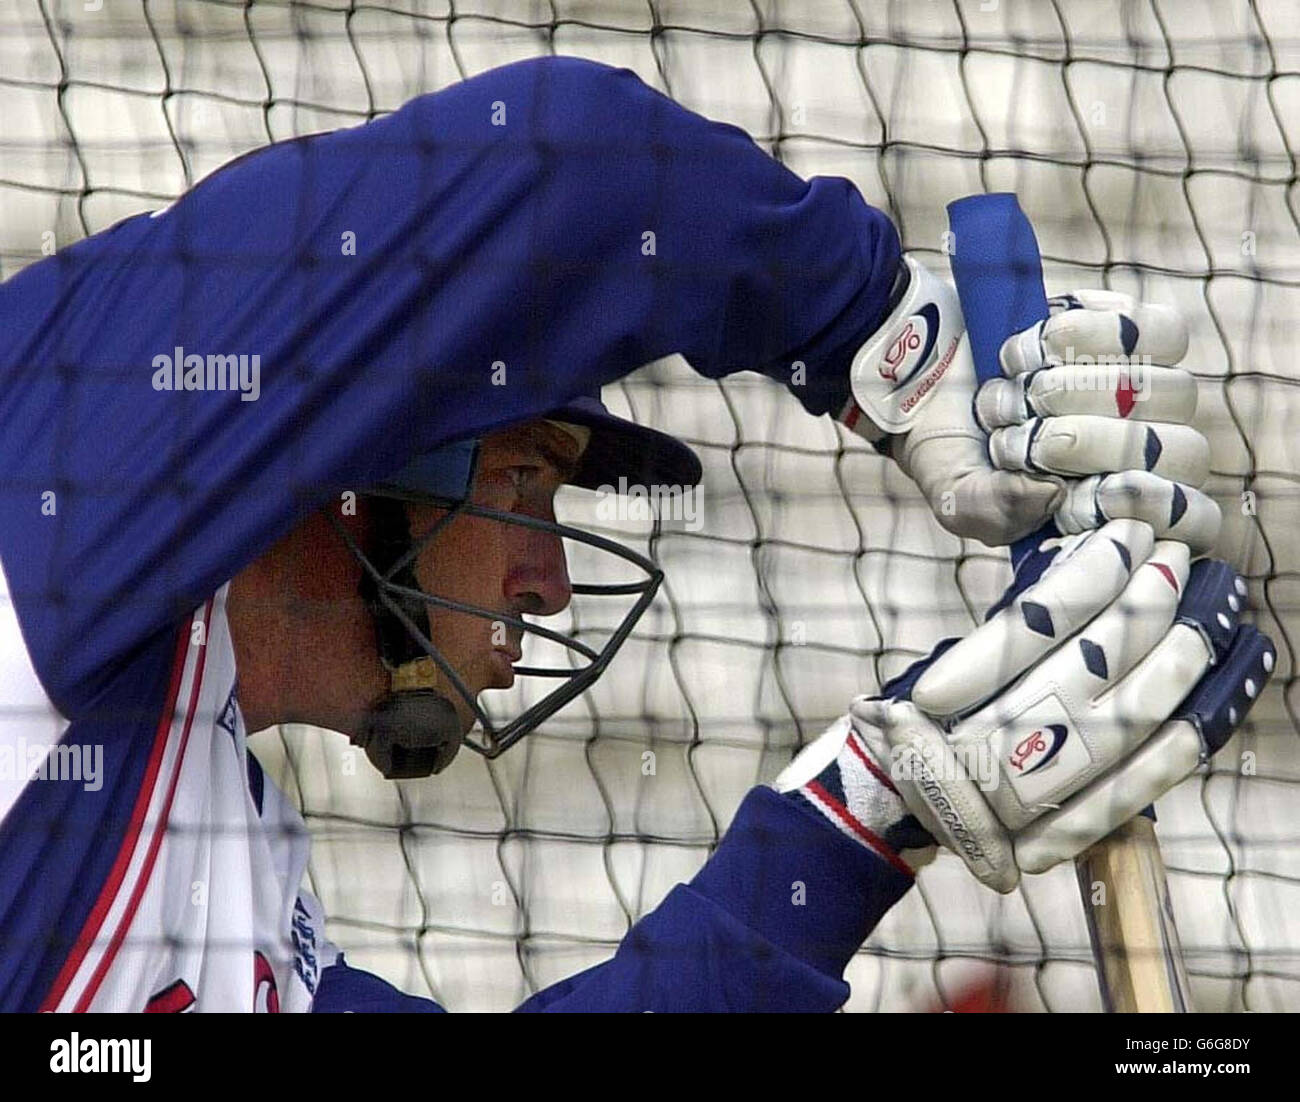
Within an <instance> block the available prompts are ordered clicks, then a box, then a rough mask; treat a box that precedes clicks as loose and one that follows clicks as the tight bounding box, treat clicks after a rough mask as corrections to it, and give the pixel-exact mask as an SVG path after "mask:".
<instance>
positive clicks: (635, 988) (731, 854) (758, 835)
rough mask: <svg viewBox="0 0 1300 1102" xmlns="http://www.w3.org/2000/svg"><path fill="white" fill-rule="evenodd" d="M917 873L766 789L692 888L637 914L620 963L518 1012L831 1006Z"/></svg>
mask: <svg viewBox="0 0 1300 1102" xmlns="http://www.w3.org/2000/svg"><path fill="white" fill-rule="evenodd" d="M912 883H913V880H912V878H911V877H909V876H905V875H903V874H902V873H901V872H899V871H898V870H897V869H895V868H894V867H893V866H891V865H890V864H888V863H887V862H885V861H883V860H881V859H880V858H879V857H877V856H876V855H875V854H873V853H872V852H870V851H869V850H868V849H867V848H866V847H864V846H860V845H857V844H856V843H854V842H852V841H851V840H849V839H848V838H846V837H844V836H842V835H841V834H839V832H837V831H836V830H834V828H832V827H830V826H829V825H828V824H827V823H826V822H825V821H824V820H821V819H820V818H818V817H817V816H816V815H815V814H814V813H812V812H810V811H807V810H804V809H803V808H801V807H800V806H799V804H798V803H796V802H795V801H793V800H787V799H784V798H783V797H781V796H779V795H778V794H777V793H775V792H773V791H772V790H771V789H767V788H756V789H754V790H753V791H752V792H750V794H749V795H748V796H747V797H746V798H745V801H744V802H743V803H742V804H741V806H740V809H739V810H738V811H737V812H736V817H735V819H734V820H733V822H732V824H731V827H730V829H728V831H727V833H726V835H725V836H724V838H723V840H722V843H721V845H719V847H718V849H717V851H716V852H715V853H714V855H713V856H712V857H711V858H710V859H709V861H708V862H707V863H706V864H705V866H704V868H703V869H701V870H700V872H699V874H698V875H697V876H696V877H695V879H694V880H692V881H691V883H690V884H681V885H678V886H677V887H676V888H674V889H673V890H672V891H671V892H670V893H669V894H668V896H667V897H666V898H665V899H664V901H663V903H661V904H660V905H659V906H658V907H657V908H656V909H655V910H654V911H652V912H651V913H650V914H648V915H646V916H645V917H644V918H643V919H641V920H640V921H639V922H638V923H637V924H636V925H635V926H633V927H632V929H631V930H629V931H628V933H627V935H626V936H625V937H624V938H623V941H622V943H621V944H620V945H619V948H618V951H617V952H616V953H615V954H614V957H613V959H611V960H609V961H607V962H606V963H604V964H600V965H597V966H596V967H594V968H591V969H588V970H587V971H586V972H583V973H580V974H579V975H577V976H574V977H571V978H570V979H567V980H564V981H562V982H561V983H559V984H556V985H554V986H552V987H548V988H546V989H545V990H543V991H539V992H538V993H537V994H536V995H534V996H533V997H532V998H531V999H529V1000H528V1001H527V1002H526V1003H524V1004H523V1005H522V1006H521V1007H520V1008H519V1009H520V1010H522V1011H553V1012H554V1011H618V1010H623V1011H646V1010H650V1011H655V1012H664V1011H678V1012H684V1011H694V1012H710V1011H747V1012H754V1011H831V1010H836V1009H838V1008H839V1007H840V1006H842V1005H843V1004H844V1002H845V1000H846V999H847V998H848V997H849V985H848V984H847V983H845V982H844V979H843V978H842V977H843V972H844V968H845V966H846V965H847V964H848V962H849V959H850V958H851V957H852V956H853V954H854V953H855V952H856V951H857V949H858V948H859V946H861V944H862V943H863V942H864V941H865V940H866V939H867V937H868V936H869V935H870V933H871V931H872V930H873V929H874V928H875V926H876V923H878V922H879V921H880V918H881V916H883V915H884V913H885V912H886V911H887V910H889V908H890V907H892V906H893V905H894V904H895V903H896V902H897V901H898V900H899V899H900V898H902V896H903V895H904V893H906V891H907V889H908V888H910V887H911V886H912Z"/></svg>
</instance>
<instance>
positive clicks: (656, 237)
mask: <svg viewBox="0 0 1300 1102" xmlns="http://www.w3.org/2000/svg"><path fill="white" fill-rule="evenodd" d="M898 255H899V248H898V240H897V235H896V233H895V231H894V229H893V226H892V225H891V224H890V222H889V220H888V219H887V218H886V217H885V216H884V215H883V214H882V213H881V212H879V211H877V210H874V209H872V208H871V207H869V206H868V205H867V204H866V203H865V202H864V201H863V199H862V197H861V196H860V195H859V193H858V192H857V190H856V189H855V188H854V187H853V185H852V184H851V183H849V182H848V181H846V180H843V179H838V178H829V177H828V178H814V179H812V180H808V181H805V180H802V179H800V178H799V177H797V176H796V175H794V174H793V173H791V172H790V171H788V170H787V169H785V168H783V167H782V166H781V165H780V164H778V163H777V162H776V161H775V160H773V159H772V158H770V157H769V156H767V154H765V153H764V152H763V151H762V150H760V149H759V148H758V147H757V146H756V145H755V144H754V143H753V141H752V140H751V139H750V138H749V137H748V136H747V135H745V134H744V133H743V132H742V131H741V130H739V129H736V128H734V127H731V126H727V125H722V124H718V123H714V122H710V121H708V120H706V119H704V118H702V117H700V116H699V115H696V114H694V113H692V112H690V111H687V110H686V109H684V108H683V107H681V106H680V105H678V104H676V103H674V102H673V101H672V100H670V99H668V98H667V97H665V96H662V95H660V94H659V93H657V92H655V91H653V90H652V89H650V88H649V87H647V86H646V85H645V84H643V83H642V82H641V81H640V80H639V79H638V78H637V77H636V76H635V75H634V74H632V73H631V72H628V71H626V70H616V69H611V68H608V67H606V66H602V65H599V64H596V63H593V62H587V61H582V60H578V59H575V58H549V59H540V60H532V61H527V62H520V63H517V64H515V65H510V66H507V67H504V68H501V69H497V70H493V71H491V72H487V73H484V74H482V75H480V76H478V77H475V78H473V79H471V80H467V81H465V82H463V83H460V84H457V85H455V86H452V87H450V88H447V89H445V90H443V91H441V92H437V93H434V94H431V95H427V96H423V97H420V98H418V99H416V100H413V101H412V102H410V103H409V104H407V105H406V106H405V107H403V108H402V109H401V110H399V111H397V112H395V113H393V114H391V115H388V116H385V117H382V118H378V119H375V120H373V121H371V122H369V123H367V124H365V125H362V126H358V127H354V128H350V129H345V130H339V131H334V132H331V133H327V134H322V135H317V136H313V137H309V138H302V139H296V140H293V141H289V142H283V143H280V144H277V145H273V146H270V147H268V148H266V149H264V150H260V151H258V152H256V153H253V154H249V155H248V156H246V157H244V158H241V159H240V160H238V161H236V162H234V163H232V164H230V165H228V166H226V167H225V168H223V169H221V170H220V171H218V172H216V173H215V174H213V175H212V176H210V177H209V178H208V179H206V180H205V181H203V182H202V183H200V184H199V185H198V186H196V187H195V188H193V189H192V190H191V191H189V192H188V193H187V194H186V195H184V196H183V197H182V198H181V199H180V200H178V201H177V202H176V203H175V204H174V205H172V206H171V207H170V208H167V209H165V210H164V211H162V212H156V213H155V214H154V215H140V216H138V217H134V218H130V219H128V220H126V221H124V222H122V223H119V224H118V225H117V226H115V227H113V228H112V229H110V230H108V231H105V232H103V233H100V234H97V235H95V236H94V237H91V238H88V239H86V240H84V241H82V242H79V243H78V244H76V245H73V246H70V247H68V248H65V249H63V250H62V251H60V252H59V253H58V254H57V255H55V256H53V257H51V258H49V259H47V260H44V261H42V262H40V263H38V264H34V265H32V266H30V267H29V268H27V269H25V270H24V271H23V272H21V273H19V274H18V275H16V276H15V277H13V278H12V279H11V280H9V281H8V282H7V283H6V284H4V285H3V286H0V332H3V333H4V334H5V340H4V344H3V348H0V380H3V382H4V388H3V394H4V398H3V400H0V468H2V469H3V470H4V471H5V472H6V475H5V478H4V479H3V484H2V485H0V518H3V519H2V520H0V559H2V560H3V563H4V567H5V569H6V572H7V574H8V577H9V581H10V585H11V589H12V591H13V596H14V599H15V602H16V605H17V608H18V612H19V615H20V619H21V622H22V625H23V630H24V634H25V636H26V638H27V642H28V645H29V647H30V649H31V651H32V654H33V658H34V661H35V664H36V668H37V671H38V673H39V674H40V675H41V678H42V681H43V682H44V683H45V686H46V689H47V691H48V692H50V694H51V697H52V698H53V699H54V700H55V702H56V704H58V705H59V707H60V709H61V710H62V711H64V713H65V714H68V715H72V714H75V713H76V712H77V711H78V709H79V708H80V707H82V706H83V705H84V704H85V703H86V702H87V701H88V700H90V699H91V698H93V696H94V694H95V692H96V691H97V690H98V689H99V688H100V687H102V684H103V679H104V678H105V677H106V676H107V675H108V674H109V673H111V668H112V665H113V663H114V662H115V661H117V660H118V659H119V658H120V657H121V656H122V655H124V654H127V653H129V652H130V651H131V650H132V649H133V648H134V647H136V646H138V645H139V644H140V643H141V642H142V641H143V640H144V639H147V638H148V637H150V636H151V635H152V634H153V633H155V632H157V631H159V630H161V629H163V628H164V627H168V626H170V625H173V624H174V623H176V622H177V620H178V619H179V618H180V617H181V616H183V615H185V614H187V610H189V609H192V608H193V607H195V606H196V605H197V604H198V603H200V602H201V601H202V600H203V599H205V598H206V597H207V596H208V595H210V594H211V593H212V592H214V591H215V590H216V589H217V588H218V587H219V586H220V585H221V584H223V583H224V582H225V581H227V580H228V579H229V578H231V577H232V576H233V575H234V574H235V573H237V572H238V571H239V570H240V569H241V568H242V567H243V566H244V565H246V564H247V563H248V562H250V561H251V560H252V559H254V558H256V557H257V555H259V554H260V553H261V552H262V551H263V550H264V549H265V548H266V547H267V546H269V545H270V544H271V543H272V542H273V541H274V540H275V539H277V538H279V537H280V536H281V535H283V534H284V533H285V532H287V531H288V530H289V529H290V528H291V527H292V526H293V524H294V523H296V522H297V521H298V520H299V519H301V518H302V517H303V516H305V515H306V514H307V513H309V512H310V511H312V510H314V509H316V508H318V507H319V506H320V505H322V504H323V503H324V502H325V501H327V500H329V499H330V498H331V497H333V496H334V495H335V494H337V493H338V492H339V491H340V490H342V489H349V488H350V489H364V487H365V486H367V485H369V484H371V483H373V482H375V481H378V480H381V479H382V478H384V477H386V476H388V475H391V474H392V473H394V472H395V471H396V470H397V469H399V468H400V467H401V466H403V465H404V464H405V463H406V462H407V461H408V460H409V459H410V457H411V456H412V455H413V454H417V453H418V452H420V451H424V450H429V449H431V448H434V447H436V446H438V445H439V444H441V443H446V442H450V441H453V440H456V439H467V438H472V437H474V436H478V435H481V434H482V433H484V432H486V431H490V430H492V429H493V428H497V427H501V426H503V425H507V424H510V423H514V422H518V421H522V420H527V419H530V418H532V417H535V416H538V415H541V414H544V413H545V412H547V411H549V410H551V409H554V408H555V407H557V406H559V405H561V404H563V403H564V402H565V401H567V400H568V399H570V398H572V397H574V396H576V395H578V394H582V393H591V392H593V391H594V390H595V389H596V388H597V387H599V386H601V385H603V384H605V383H608V382H611V381H613V380H615V379H618V378H620V377H622V376H623V375H625V374H627V373H628V372H630V371H632V370H634V369H635V368H637V367H639V366H641V365H642V364H645V363H647V362H649V361H651V360H654V359H657V358H660V357H662V356H665V355H668V354H670V353H673V352H679V353H681V354H683V355H684V356H685V357H686V359H687V360H688V361H689V362H690V363H691V364H692V365H693V367H694V368H695V369H696V370H697V371H699V372H701V373H702V374H704V375H706V376H710V377H718V376H723V375H726V374H728V373H730V372H735V371H739V370H742V369H752V370H757V371H761V372H764V373H766V374H767V375H769V376H771V377H772V378H774V379H777V380H779V381H782V382H785V383H790V382H791V380H792V373H793V370H794V365H795V361H801V362H802V363H803V365H804V371H803V376H802V377H803V380H804V381H803V382H802V385H794V386H791V389H792V391H793V393H794V395H795V396H796V398H798V399H799V400H800V401H801V402H802V403H803V404H804V406H805V407H806V408H807V409H808V410H809V411H810V412H811V413H814V414H817V413H822V412H827V411H832V412H837V411H838V407H839V406H840V405H842V403H843V401H844V399H845V398H846V396H847V394H848V382H847V367H848V363H849V361H850V359H851V357H852V353H853V352H854V350H855V349H856V348H857V347H858V345H859V344H860V343H861V342H862V340H863V339H864V338H865V337H866V336H867V335H868V334H869V333H870V331H871V330H872V328H873V327H874V326H875V324H876V323H877V322H878V320H879V318H880V317H881V315H882V313H883V310H884V305H885V302H886V299H887V296H888V293H889V287H890V283H891V281H892V278H893V275H894V272H895V270H896V267H897V262H898ZM215 357H237V358H238V361H237V362H238V364H239V372H240V380H241V382H240V387H239V388H238V389H235V388H227V389H225V390H219V389H218V390H214V388H213V385H212V384H211V382H210V380H211V379H212V378H213V375H212V366H211V364H212V360H213V358H215ZM176 361H179V362H180V363H181V364H182V365H183V366H184V368H185V371H186V374H185V375H184V376H183V377H181V378H180V381H181V387H182V389H179V390H178V389H175V388H171V389H167V388H166V384H167V383H168V381H169V379H171V378H173V373H174V368H172V367H170V366H169V365H171V364H174V363H175V362H176ZM195 362H197V363H199V364H200V365H206V366H200V369H199V370H198V371H197V372H196V373H194V374H193V375H190V374H188V372H189V368H190V365H191V364H192V363H195ZM223 362H224V361H223ZM160 365H161V366H160ZM254 365H256V370H254ZM205 372H206V374H205ZM204 379H207V380H209V382H208V384H207V385H206V386H205V389H201V390H200V389H190V388H189V386H190V382H191V381H201V380H204ZM245 383H247V385H244V384H245ZM160 387H161V389H160ZM668 427H669V428H671V426H668Z"/></svg>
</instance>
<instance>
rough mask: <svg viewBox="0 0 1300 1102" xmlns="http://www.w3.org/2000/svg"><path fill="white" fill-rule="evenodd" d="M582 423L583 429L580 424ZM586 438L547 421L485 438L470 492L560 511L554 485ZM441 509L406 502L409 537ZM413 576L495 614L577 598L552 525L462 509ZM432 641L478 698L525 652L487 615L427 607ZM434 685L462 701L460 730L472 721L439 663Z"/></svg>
mask: <svg viewBox="0 0 1300 1102" xmlns="http://www.w3.org/2000/svg"><path fill="white" fill-rule="evenodd" d="M576 431H579V432H580V431H581V430H576ZM581 451H582V444H581V443H579V441H578V439H577V438H576V437H575V436H574V435H571V434H570V433H569V432H568V431H566V430H565V429H562V428H560V427H558V426H557V425H554V424H551V423H549V422H545V421H535V422H532V423H530V424H527V425H523V426H520V427H518V428H512V429H505V430H502V431H501V432H497V433H494V434H492V435H491V436H488V437H486V438H485V439H484V440H483V441H482V443H481V444H480V447H479V460H478V468H477V473H476V475H475V479H474V487H473V490H472V493H471V500H472V501H473V502H474V503H475V504H477V505H481V506H485V507H487V508H491V509H497V510H500V511H502V512H506V513H515V514H518V515H520V516H527V517H534V518H537V519H539V520H549V521H553V520H554V519H555V510H554V499H555V492H556V490H557V489H559V487H560V486H561V485H563V483H564V482H565V481H566V480H567V479H568V478H569V476H570V475H571V474H572V472H573V469H574V467H575V466H576V464H577V461H578V458H579V456H580V455H581ZM444 512H445V510H442V509H439V508H436V507H434V506H430V505H408V506H407V516H408V517H409V519H410V525H411V538H412V540H413V541H414V542H416V543H418V542H419V541H420V540H421V539H422V538H423V537H424V536H425V535H426V534H427V533H428V532H429V530H430V529H431V528H432V527H433V526H434V524H435V523H437V521H438V520H440V519H441V518H442V516H443V515H444ZM415 574H416V578H417V579H418V581H419V583H420V588H421V589H423V590H424V592H426V593H429V594H431V595H433V596H436V597H443V598H446V599H448V600H452V601H457V602H460V603H461V604H465V605H473V606H474V607H477V608H484V609H489V610H491V611H492V612H494V613H501V614H505V615H510V616H516V617H518V616H521V615H524V614H528V615H532V616H553V615H555V614H556V613H558V612H561V611H562V610H563V609H564V608H566V607H567V606H568V603H569V599H570V597H571V596H572V590H571V588H570V585H569V574H568V568H567V565H566V563H565V555H564V545H563V543H562V541H561V540H560V538H559V537H558V536H556V535H554V534H552V533H549V532H544V531H540V530H538V529H536V528H527V527H524V526H522V525H516V524H503V523H501V522H500V521H495V520H491V519H489V518H487V517H477V516H465V515H458V516H456V517H455V518H453V519H452V521H451V522H450V523H449V524H448V525H447V526H446V527H445V528H443V529H442V530H441V531H440V532H439V533H438V534H437V535H436V536H434V538H433V539H432V540H430V542H429V543H428V544H427V545H426V546H425V547H423V548H422V549H421V550H420V553H419V557H418V558H417V559H416V564H415ZM428 609H429V626H430V629H431V637H432V640H433V642H434V644H435V645H436V646H437V647H438V650H439V651H440V652H441V654H442V655H443V657H444V658H446V659H447V661H448V662H449V663H450V664H451V666H452V668H453V669H455V670H456V672H457V673H458V674H459V675H460V677H461V679H462V680H463V681H464V682H465V684H466V686H467V687H468V688H469V690H470V691H471V692H472V693H473V694H474V695H475V696H476V697H477V695H478V694H479V693H480V692H482V691H483V690H484V689H508V688H510V686H511V685H513V684H514V678H515V675H514V670H513V669H512V666H513V664H514V663H515V662H517V661H518V660H519V658H520V657H521V648H520V632H519V630H518V629H516V628H514V627H510V626H508V625H503V624H501V623H497V622H494V621H492V620H488V619H484V618H483V617H481V616H472V615H470V614H469V613H464V612H455V611H452V610H450V609H447V608H443V607H440V606H438V605H429V606H428ZM437 678H438V680H437V681H436V682H435V683H434V684H433V686H432V687H434V688H437V689H438V690H439V691H440V692H442V693H443V694H444V695H445V696H446V697H447V698H448V699H449V700H451V701H452V703H453V704H454V705H455V707H456V711H457V713H458V714H459V716H460V719H461V723H462V726H463V729H464V730H465V731H468V730H469V729H470V727H472V726H473V722H474V715H473V712H472V711H471V710H470V707H469V705H468V704H467V703H466V702H465V701H464V700H463V699H462V698H461V696H460V694H459V693H457V692H456V691H455V689H454V688H453V687H452V686H451V684H450V682H448V681H447V680H446V679H445V676H444V675H443V674H442V673H441V671H439V672H438V674H437Z"/></svg>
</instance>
